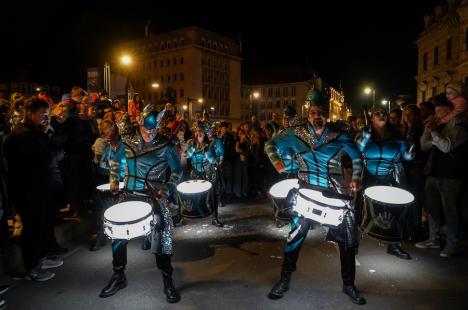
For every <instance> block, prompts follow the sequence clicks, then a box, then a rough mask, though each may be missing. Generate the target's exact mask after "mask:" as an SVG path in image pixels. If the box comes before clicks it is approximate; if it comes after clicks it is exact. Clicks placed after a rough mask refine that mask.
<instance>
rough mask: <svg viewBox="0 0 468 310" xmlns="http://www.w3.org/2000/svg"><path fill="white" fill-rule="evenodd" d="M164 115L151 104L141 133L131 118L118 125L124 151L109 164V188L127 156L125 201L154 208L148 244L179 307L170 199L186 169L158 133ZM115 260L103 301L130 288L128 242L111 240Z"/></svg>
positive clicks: (169, 296) (142, 120)
mask: <svg viewBox="0 0 468 310" xmlns="http://www.w3.org/2000/svg"><path fill="white" fill-rule="evenodd" d="M164 114H165V109H164V110H162V111H161V112H160V113H157V112H156V111H155V110H154V106H153V105H151V104H149V105H147V106H146V107H145V108H144V110H143V112H142V113H141V115H140V120H139V127H138V128H135V127H133V126H132V125H131V123H130V120H129V118H128V115H126V116H125V117H124V119H123V121H122V122H120V123H119V124H118V126H119V131H120V135H121V137H122V141H123V144H124V146H125V149H124V151H122V152H120V153H118V155H120V156H115V158H114V160H112V161H111V173H110V186H111V190H113V191H117V189H118V186H119V180H120V177H119V172H120V162H121V160H122V157H123V156H125V158H126V160H127V170H126V175H125V187H124V193H123V199H122V200H124V201H134V200H138V201H145V202H148V203H150V204H151V205H152V206H153V212H154V218H155V220H154V222H155V224H154V226H153V227H152V230H151V235H150V236H149V237H148V238H149V239H148V240H149V243H150V246H151V253H153V254H155V256H156V264H157V266H158V268H159V269H160V270H161V273H162V276H163V284H164V293H165V294H166V300H167V301H168V302H169V303H175V302H178V301H179V300H180V295H179V294H178V292H177V291H176V289H175V288H174V283H173V280H172V270H173V269H172V265H171V255H172V251H173V249H172V231H173V222H172V217H171V212H170V211H169V209H168V206H167V198H168V196H169V195H170V194H171V193H172V192H173V191H174V190H175V187H176V185H177V183H178V182H179V180H180V178H181V175H182V169H181V166H180V159H179V156H178V154H177V151H176V148H175V146H174V144H173V143H172V141H171V140H169V139H168V138H167V136H165V135H163V134H161V133H160V132H159V131H160V130H161V128H160V125H161V122H162V121H163V118H164ZM112 257H113V262H112V264H113V269H114V275H113V276H112V278H111V280H110V282H109V284H108V285H107V286H106V287H105V288H104V289H103V290H102V291H101V294H100V296H101V297H109V296H112V295H114V294H115V293H116V292H117V291H118V290H119V289H121V288H124V287H125V286H126V283H127V281H126V278H125V274H124V269H125V266H126V264H127V240H112Z"/></svg>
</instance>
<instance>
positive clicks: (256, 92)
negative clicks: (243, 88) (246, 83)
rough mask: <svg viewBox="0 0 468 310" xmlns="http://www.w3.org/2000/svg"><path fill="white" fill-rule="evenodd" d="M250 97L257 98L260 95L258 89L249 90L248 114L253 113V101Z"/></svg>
mask: <svg viewBox="0 0 468 310" xmlns="http://www.w3.org/2000/svg"><path fill="white" fill-rule="evenodd" d="M252 97H253V98H254V99H258V98H259V97H260V93H259V92H258V91H254V92H250V94H249V101H250V116H252V115H253V103H252Z"/></svg>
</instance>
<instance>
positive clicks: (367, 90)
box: [364, 87, 375, 107]
mask: <svg viewBox="0 0 468 310" xmlns="http://www.w3.org/2000/svg"><path fill="white" fill-rule="evenodd" d="M371 93H372V107H375V89H373V88H370V87H366V88H364V94H366V95H370V94H371Z"/></svg>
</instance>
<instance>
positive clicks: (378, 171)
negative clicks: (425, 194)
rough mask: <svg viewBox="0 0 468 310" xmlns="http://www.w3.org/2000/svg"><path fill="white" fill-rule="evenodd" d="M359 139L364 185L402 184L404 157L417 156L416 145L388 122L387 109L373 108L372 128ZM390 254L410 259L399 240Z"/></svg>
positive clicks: (392, 245) (389, 245)
mask: <svg viewBox="0 0 468 310" xmlns="http://www.w3.org/2000/svg"><path fill="white" fill-rule="evenodd" d="M356 141H357V145H358V148H359V150H360V151H361V152H362V154H363V158H364V165H365V169H364V178H363V188H366V187H369V186H374V185H386V186H390V185H391V186H394V185H401V183H402V181H403V179H404V170H403V160H406V161H408V160H412V159H413V158H414V155H415V152H414V147H412V146H411V145H410V144H409V143H408V141H406V139H404V138H403V137H401V135H400V134H399V133H398V132H397V131H396V130H395V129H394V128H392V126H391V125H390V124H389V123H388V113H387V110H386V109H385V108H383V107H376V108H374V109H373V110H372V116H371V126H370V129H364V130H363V131H362V132H361V133H360V134H358V136H357V137H356ZM400 229H403V228H400ZM387 253H388V254H391V255H395V256H397V257H399V258H403V259H411V256H410V255H409V254H408V253H406V252H405V251H403V250H402V249H401V247H400V243H399V242H389V243H388V247H387Z"/></svg>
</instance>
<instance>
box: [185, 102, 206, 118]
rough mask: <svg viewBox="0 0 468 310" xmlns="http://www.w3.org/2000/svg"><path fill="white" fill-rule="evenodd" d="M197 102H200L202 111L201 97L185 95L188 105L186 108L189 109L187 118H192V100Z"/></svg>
mask: <svg viewBox="0 0 468 310" xmlns="http://www.w3.org/2000/svg"><path fill="white" fill-rule="evenodd" d="M194 101H196V102H198V103H201V104H202V111H203V99H202V98H198V99H196V98H190V97H187V106H188V110H189V119H190V120H192V117H193V104H192V102H194Z"/></svg>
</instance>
